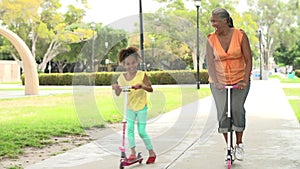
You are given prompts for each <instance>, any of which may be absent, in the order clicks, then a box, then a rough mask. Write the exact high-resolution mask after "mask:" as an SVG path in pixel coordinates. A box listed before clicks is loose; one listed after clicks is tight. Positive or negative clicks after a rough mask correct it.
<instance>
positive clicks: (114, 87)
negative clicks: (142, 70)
mask: <svg viewBox="0 0 300 169" xmlns="http://www.w3.org/2000/svg"><path fill="white" fill-rule="evenodd" d="M111 86H112V89H113V90H121V88H120V86H119V85H118V84H113V85H111Z"/></svg>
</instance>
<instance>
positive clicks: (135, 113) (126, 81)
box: [112, 47, 156, 164]
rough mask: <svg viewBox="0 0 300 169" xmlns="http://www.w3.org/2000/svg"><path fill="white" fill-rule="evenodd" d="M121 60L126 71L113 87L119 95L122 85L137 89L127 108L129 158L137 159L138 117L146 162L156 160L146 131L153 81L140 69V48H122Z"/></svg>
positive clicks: (130, 95)
mask: <svg viewBox="0 0 300 169" xmlns="http://www.w3.org/2000/svg"><path fill="white" fill-rule="evenodd" d="M118 57H119V62H120V63H122V65H123V66H124V68H125V69H126V71H127V72H126V73H122V74H121V75H120V76H119V78H118V80H117V82H118V84H113V85H112V88H113V90H115V93H116V95H117V96H119V95H120V93H121V91H122V90H121V88H120V86H132V87H133V88H134V89H135V90H132V91H131V92H130V93H129V95H128V97H129V98H128V110H127V117H126V118H127V119H126V120H127V135H128V142H129V146H130V148H131V154H130V156H129V157H128V159H129V160H135V159H136V158H137V157H136V150H135V136H134V123H135V120H136V119H137V121H138V123H137V128H138V133H139V136H140V137H141V138H142V139H143V141H144V144H145V146H146V148H147V150H148V151H149V158H148V160H147V162H146V164H151V163H154V162H155V159H156V154H155V152H154V151H153V146H152V143H151V139H150V137H149V135H148V134H147V132H146V123H147V113H148V107H147V92H153V88H152V85H151V82H150V80H149V78H148V76H147V75H146V73H145V72H142V71H138V70H137V68H138V64H139V63H140V60H141V56H140V55H139V53H138V49H137V48H135V47H128V48H127V49H122V50H121V51H120V52H119V55H118Z"/></svg>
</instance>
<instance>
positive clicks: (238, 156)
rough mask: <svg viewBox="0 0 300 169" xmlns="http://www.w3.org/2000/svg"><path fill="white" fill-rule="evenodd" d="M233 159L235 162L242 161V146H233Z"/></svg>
mask: <svg viewBox="0 0 300 169" xmlns="http://www.w3.org/2000/svg"><path fill="white" fill-rule="evenodd" d="M234 149H235V158H236V159H237V160H240V161H243V160H244V145H243V144H242V143H240V144H237V145H235V148H234Z"/></svg>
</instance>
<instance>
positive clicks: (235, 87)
mask: <svg viewBox="0 0 300 169" xmlns="http://www.w3.org/2000/svg"><path fill="white" fill-rule="evenodd" d="M224 88H226V89H237V88H238V86H237V85H233V86H224Z"/></svg>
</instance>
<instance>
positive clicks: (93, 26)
mask: <svg viewBox="0 0 300 169" xmlns="http://www.w3.org/2000/svg"><path fill="white" fill-rule="evenodd" d="M91 28H92V30H93V41H92V66H91V69H92V72H94V71H95V68H94V66H95V65H94V64H95V63H94V59H95V29H96V24H95V23H94V22H92V23H91Z"/></svg>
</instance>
